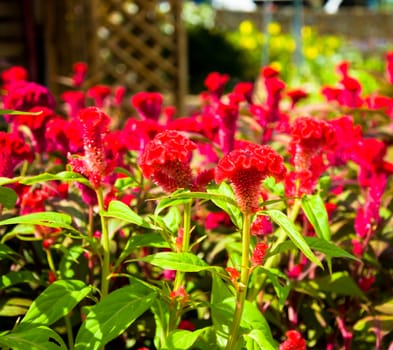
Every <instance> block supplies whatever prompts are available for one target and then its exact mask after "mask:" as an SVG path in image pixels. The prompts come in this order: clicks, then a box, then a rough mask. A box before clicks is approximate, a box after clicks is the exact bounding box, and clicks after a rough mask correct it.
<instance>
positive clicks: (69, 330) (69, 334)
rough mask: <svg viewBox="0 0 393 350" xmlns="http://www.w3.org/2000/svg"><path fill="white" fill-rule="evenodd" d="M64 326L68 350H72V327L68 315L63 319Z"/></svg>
mask: <svg viewBox="0 0 393 350" xmlns="http://www.w3.org/2000/svg"><path fill="white" fill-rule="evenodd" d="M64 321H65V326H66V330H67V341H68V350H74V335H73V333H72V325H71V319H70V315H66V316H65V317H64Z"/></svg>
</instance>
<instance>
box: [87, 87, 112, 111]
mask: <svg viewBox="0 0 393 350" xmlns="http://www.w3.org/2000/svg"><path fill="white" fill-rule="evenodd" d="M110 93H111V88H110V87H109V86H107V85H95V86H92V87H91V88H90V89H89V90H87V96H88V97H91V98H92V99H93V100H94V103H95V105H96V107H98V108H102V107H104V104H105V99H106V98H107V97H108V96H109V95H110Z"/></svg>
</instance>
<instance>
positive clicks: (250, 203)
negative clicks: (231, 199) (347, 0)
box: [215, 142, 286, 213]
mask: <svg viewBox="0 0 393 350" xmlns="http://www.w3.org/2000/svg"><path fill="white" fill-rule="evenodd" d="M285 174H286V169H285V166H284V163H283V159H282V157H281V156H280V155H278V154H277V152H276V151H274V150H273V149H272V148H271V147H269V146H261V145H258V144H254V143H249V142H244V143H243V146H242V148H241V149H235V150H233V151H231V152H230V153H228V154H227V155H225V156H224V157H223V158H222V159H221V160H220V161H219V162H218V166H217V168H216V175H215V178H216V182H217V183H220V182H222V181H223V180H225V179H228V180H229V181H230V182H231V184H232V186H233V189H234V191H235V195H236V197H237V201H238V204H239V207H240V209H241V210H242V211H243V212H244V213H252V212H255V211H257V210H258V209H259V197H260V186H261V181H262V180H264V179H265V178H266V177H268V176H273V177H274V178H275V179H276V180H282V179H283V178H284V177H285Z"/></svg>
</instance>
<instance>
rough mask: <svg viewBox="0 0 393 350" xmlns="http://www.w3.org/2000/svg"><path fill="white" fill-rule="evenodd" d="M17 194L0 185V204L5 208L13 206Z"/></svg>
mask: <svg viewBox="0 0 393 350" xmlns="http://www.w3.org/2000/svg"><path fill="white" fill-rule="evenodd" d="M17 200H18V195H17V194H16V192H15V191H14V190H13V189H12V188H9V187H0V204H1V205H2V206H3V207H4V208H7V209H12V208H13V207H15V204H16V201H17Z"/></svg>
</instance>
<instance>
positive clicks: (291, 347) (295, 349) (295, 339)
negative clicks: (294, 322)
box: [280, 330, 306, 350]
mask: <svg viewBox="0 0 393 350" xmlns="http://www.w3.org/2000/svg"><path fill="white" fill-rule="evenodd" d="M285 335H286V336H287V338H288V339H287V340H285V341H284V342H283V343H281V345H280V350H306V341H305V340H304V339H303V338H302V335H301V334H300V333H299V332H298V331H295V330H291V331H288V332H287V333H286V334H285Z"/></svg>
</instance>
